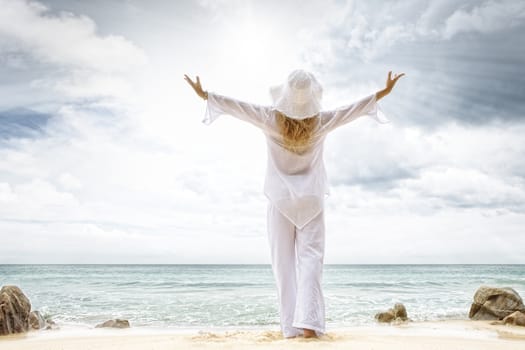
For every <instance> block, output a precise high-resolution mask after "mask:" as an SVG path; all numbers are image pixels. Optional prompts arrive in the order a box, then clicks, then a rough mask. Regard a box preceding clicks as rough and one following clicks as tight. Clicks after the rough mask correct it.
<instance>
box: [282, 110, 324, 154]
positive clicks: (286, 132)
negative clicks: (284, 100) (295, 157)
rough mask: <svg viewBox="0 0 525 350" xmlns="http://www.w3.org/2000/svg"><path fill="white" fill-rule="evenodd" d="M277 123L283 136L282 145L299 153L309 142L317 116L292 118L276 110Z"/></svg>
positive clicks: (306, 147) (307, 146)
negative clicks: (299, 118)
mask: <svg viewBox="0 0 525 350" xmlns="http://www.w3.org/2000/svg"><path fill="white" fill-rule="evenodd" d="M276 113H277V114H276V116H277V125H278V127H279V130H280V131H281V135H282V137H283V146H284V148H286V149H287V150H289V151H290V152H293V153H297V154H301V153H303V152H305V151H306V150H307V149H308V148H309V146H310V144H311V139H312V136H313V132H314V129H315V126H316V125H317V116H313V117H310V118H306V119H301V120H298V119H292V118H290V117H287V116H286V115H285V114H283V113H281V112H279V111H276Z"/></svg>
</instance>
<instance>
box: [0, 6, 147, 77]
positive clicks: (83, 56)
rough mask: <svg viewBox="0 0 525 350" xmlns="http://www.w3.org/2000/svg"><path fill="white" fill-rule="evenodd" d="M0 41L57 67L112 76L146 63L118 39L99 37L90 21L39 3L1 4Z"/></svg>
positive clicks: (125, 42) (108, 36) (136, 50)
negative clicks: (87, 70)
mask: <svg viewBox="0 0 525 350" xmlns="http://www.w3.org/2000/svg"><path fill="white" fill-rule="evenodd" d="M0 8H2V11H1V12H0V40H6V41H8V42H11V43H12V44H13V45H14V46H15V47H17V48H18V49H19V50H21V51H22V52H26V53H29V54H31V55H33V56H35V58H37V59H39V60H41V61H43V62H46V63H52V64H56V65H61V66H66V67H72V68H90V69H93V70H95V71H104V72H114V71H122V70H128V69H129V68H131V67H135V66H137V65H141V64H143V63H144V62H145V56H144V54H143V52H142V51H141V50H140V49H138V48H137V47H136V46H135V45H133V44H132V43H131V42H129V41H128V40H126V39H125V38H123V37H122V36H118V35H107V36H105V37H101V36H99V35H98V34H97V31H96V25H95V23H94V22H93V20H91V19H90V18H88V17H86V16H81V15H80V16H79V15H75V14H72V13H68V12H61V13H59V14H58V15H54V14H51V13H50V12H49V9H48V8H47V7H46V6H45V5H43V4H42V3H39V2H33V1H24V0H16V1H11V0H1V1H0Z"/></svg>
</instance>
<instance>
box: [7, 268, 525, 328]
mask: <svg viewBox="0 0 525 350" xmlns="http://www.w3.org/2000/svg"><path fill="white" fill-rule="evenodd" d="M2 285H17V286H19V287H20V288H21V289H22V290H23V292H24V293H25V294H26V295H27V296H28V298H29V299H30V301H31V304H32V309H33V310H40V311H41V312H42V313H43V314H44V315H46V316H47V317H51V319H53V320H54V321H55V322H57V323H58V324H59V325H60V326H61V327H62V328H64V327H65V328H68V327H70V328H71V327H94V326H95V325H96V324H98V323H101V322H103V321H105V320H108V319H114V318H122V319H127V320H129V322H130V323H131V325H132V327H152V328H181V329H183V328H185V329H187V328H196V329H199V328H213V327H220V328H229V327H231V328H251V327H261V326H270V327H271V326H275V327H278V324H279V318H278V309H277V294H276V288H275V284H274V280H273V275H272V271H271V267H270V266H268V265H0V286H2ZM481 285H489V286H497V287H511V288H514V289H515V290H516V291H517V292H518V293H519V294H520V295H521V296H522V297H525V265H325V267H324V273H323V291H324V296H325V302H326V322H327V327H345V326H366V325H371V324H374V323H375V322H376V321H375V319H374V315H375V314H376V313H377V312H381V311H386V310H387V309H388V308H391V307H393V305H394V304H395V303H397V302H400V303H403V304H404V305H405V306H406V308H407V311H408V316H409V318H410V319H412V320H415V321H423V320H444V319H468V312H469V308H470V305H471V303H472V299H473V296H474V293H475V292H476V290H477V289H478V287H479V286H481Z"/></svg>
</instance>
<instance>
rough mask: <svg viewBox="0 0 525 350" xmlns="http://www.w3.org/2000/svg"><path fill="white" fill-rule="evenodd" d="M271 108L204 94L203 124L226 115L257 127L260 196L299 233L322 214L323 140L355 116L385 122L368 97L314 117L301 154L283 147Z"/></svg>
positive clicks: (324, 188) (324, 181) (324, 190)
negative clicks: (262, 156) (264, 158)
mask: <svg viewBox="0 0 525 350" xmlns="http://www.w3.org/2000/svg"><path fill="white" fill-rule="evenodd" d="M275 112H276V110H275V107H273V106H262V105H257V104H251V103H247V102H243V101H239V100H236V99H234V98H231V97H226V96H222V95H219V94H216V93H214V92H208V100H207V103H206V114H205V117H204V120H203V123H205V124H207V125H209V124H211V123H212V122H213V121H215V120H216V119H217V118H218V117H219V116H220V115H223V114H226V115H231V116H233V117H236V118H239V119H241V120H244V121H247V122H249V123H251V124H253V125H255V126H257V127H258V128H260V129H261V130H262V131H263V132H264V134H265V136H266V141H267V145H268V165H267V171H266V178H265V182H264V194H265V195H266V197H268V199H269V200H270V201H271V202H272V204H273V205H275V206H276V207H277V208H278V209H279V211H280V212H281V213H282V214H283V215H284V216H286V217H287V218H288V219H289V220H290V221H291V222H293V223H294V225H295V226H297V227H298V228H302V227H304V226H305V225H306V224H307V223H308V222H310V220H312V219H313V218H314V217H315V216H316V215H317V214H319V213H320V212H321V210H322V209H323V206H324V196H325V195H328V194H329V193H330V190H329V187H328V180H327V176H326V170H325V166H324V161H323V144H324V140H325V137H326V135H327V134H328V133H329V132H330V131H332V130H334V129H335V128H337V127H339V126H341V125H343V124H346V123H349V122H351V121H353V120H355V119H357V118H358V117H360V116H365V115H366V116H370V117H372V118H374V120H376V121H377V122H379V123H388V122H389V120H388V119H387V118H386V117H385V115H384V114H383V113H382V111H381V109H380V108H379V105H378V103H377V101H376V95H375V94H372V95H370V96H367V97H365V98H363V99H361V100H359V101H357V102H355V103H352V104H349V105H346V106H343V107H340V108H337V109H334V110H331V111H321V112H319V117H318V118H317V119H318V124H317V126H316V128H315V130H314V133H313V136H312V140H311V141H312V145H311V146H310V147H309V149H307V150H306V151H305V152H304V153H302V154H296V153H293V152H291V151H288V150H287V149H286V148H284V147H283V143H282V136H281V133H280V131H279V128H278V125H277V122H276V117H275V116H276V113H275Z"/></svg>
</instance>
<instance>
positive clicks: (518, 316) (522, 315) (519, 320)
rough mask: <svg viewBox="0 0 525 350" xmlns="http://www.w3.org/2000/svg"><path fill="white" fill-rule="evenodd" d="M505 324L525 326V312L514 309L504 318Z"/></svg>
mask: <svg viewBox="0 0 525 350" xmlns="http://www.w3.org/2000/svg"><path fill="white" fill-rule="evenodd" d="M503 324H512V325H514V326H525V312H522V311H514V312H513V313H511V314H510V315H508V316H506V317H505V318H504V319H503Z"/></svg>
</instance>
